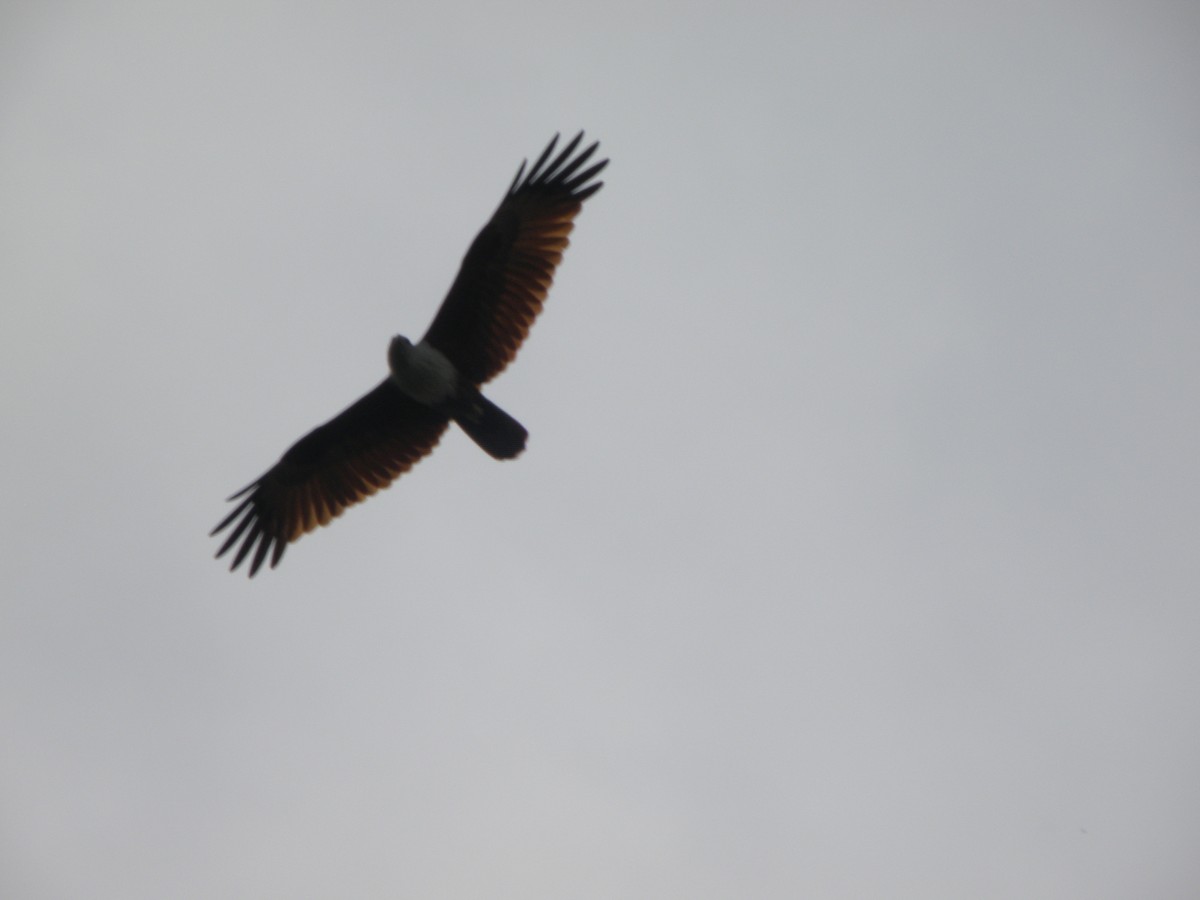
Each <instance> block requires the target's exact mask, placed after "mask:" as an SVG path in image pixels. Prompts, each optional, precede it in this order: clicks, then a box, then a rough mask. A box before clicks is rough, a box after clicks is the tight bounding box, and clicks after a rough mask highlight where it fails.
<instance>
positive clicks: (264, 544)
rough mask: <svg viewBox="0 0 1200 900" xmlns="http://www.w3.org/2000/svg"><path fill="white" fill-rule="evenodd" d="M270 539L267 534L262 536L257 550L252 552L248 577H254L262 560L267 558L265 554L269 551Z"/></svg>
mask: <svg viewBox="0 0 1200 900" xmlns="http://www.w3.org/2000/svg"><path fill="white" fill-rule="evenodd" d="M271 541H272V538H271V536H270V535H268V534H263V536H262V540H260V541H259V542H258V549H257V550H255V551H254V561H253V562H251V563H250V577H251V578H253V577H254V573H255V572H257V571H258V570H259V569H260V568H261V567H262V564H263V560H264V559H266V558H267V553H269V552H270V550H271Z"/></svg>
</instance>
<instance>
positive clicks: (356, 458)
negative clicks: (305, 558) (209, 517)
mask: <svg viewBox="0 0 1200 900" xmlns="http://www.w3.org/2000/svg"><path fill="white" fill-rule="evenodd" d="M448 423H449V420H448V419H447V417H446V416H444V415H442V414H440V413H437V412H434V411H433V410H431V409H430V408H429V407H426V406H422V405H421V404H419V403H417V402H415V401H413V400H410V399H408V398H407V397H405V396H404V395H403V394H402V393H400V391H399V390H398V389H397V388H396V387H394V386H393V385H392V383H391V382H390V381H387V380H385V381H383V382H382V383H381V384H380V385H379V386H378V387H376V388H375V389H374V390H373V391H371V392H370V393H369V394H367V395H366V396H364V397H362V398H361V399H360V400H359V401H358V402H357V403H355V404H354V405H353V406H351V407H349V408H348V409H346V410H344V411H343V412H342V413H340V414H339V415H337V416H335V417H334V418H333V419H330V420H329V421H328V422H326V423H325V424H324V425H322V426H320V427H319V428H315V429H313V430H312V431H310V432H309V433H308V434H307V435H305V436H304V437H302V438H301V439H300V440H298V441H297V442H296V443H295V444H293V445H292V447H291V448H290V449H289V450H288V451H287V452H286V453H285V454H283V458H282V459H280V460H279V462H277V463H276V464H275V466H274V467H273V468H272V469H271V470H270V471H269V472H267V473H266V474H265V475H263V476H262V478H260V479H258V481H256V482H254V483H253V484H251V485H248V486H247V487H245V488H243V489H242V490H240V491H238V492H237V493H236V494H234V495H233V496H232V497H230V498H229V499H230V500H237V499H238V498H243V499H242V501H241V503H239V504H238V506H237V508H236V509H234V511H233V512H231V513H230V514H229V515H228V516H226V517H225V518H224V519H223V520H222V521H221V524H220V525H218V526H217V527H216V528H214V529H213V530H212V532H211V533H212V534H217V533H218V532H220V531H223V530H224V529H225V528H227V527H229V526H230V525H232V524H233V523H234V522H235V521H236V522H237V525H236V526H235V527H234V529H233V531H232V532H230V534H229V536H228V537H226V538H225V543H223V544H222V545H221V549H220V550H218V551H217V556H218V557H220V556H222V555H224V554H225V553H226V551H228V550H229V549H231V548H232V547H233V546H234V544H237V543H238V541H239V540H240V541H241V546H239V547H238V550H237V553H236V554H235V555H234V557H233V564H232V565H231V566H230V567H229V568H230V570H231V571H232V570H233V569H236V568H237V567H238V566H239V565H241V563H242V560H244V559H245V558H246V557H247V556H249V554H250V552H251V551H254V556H253V558H252V559H251V562H250V575H251V576H253V575H254V573H255V572H257V571H258V569H259V567H260V566H261V565H262V564H263V561H264V560H266V559H267V557H268V556H270V558H271V567H272V568H274V567H275V566H276V565H277V564H278V563H279V560H280V559H282V558H283V551H284V550H285V549H286V548H287V545H288V544H289V543H291V542H292V541H295V540H298V539H299V538H300V536H301V535H303V534H306V533H308V532H310V531H312V530H313V529H314V528H316V527H317V526H319V525H327V524H328V523H329V522H330V521H331V520H332V519H333V518H334V517H336V516H340V515H341V514H342V510H344V509H345V508H346V507H348V506H353V505H354V504H355V503H358V502H360V501H362V500H365V499H366V498H367V497H369V496H371V495H372V494H374V493H375V492H376V491H378V490H379V489H381V488H385V487H387V486H388V485H389V484H391V483H392V482H393V481H394V480H395V479H396V478H398V477H399V476H400V475H401V474H402V473H404V472H407V471H408V470H409V469H410V468H412V466H413V465H414V464H415V463H416V462H417V461H418V460H419V459H421V457H423V456H425V454H427V453H429V451H430V450H432V449H433V448H434V446H435V445H436V444H437V442H438V439H439V438H441V436H442V432H444V431H445V430H446V426H447V424H448ZM256 545H257V549H255V547H256Z"/></svg>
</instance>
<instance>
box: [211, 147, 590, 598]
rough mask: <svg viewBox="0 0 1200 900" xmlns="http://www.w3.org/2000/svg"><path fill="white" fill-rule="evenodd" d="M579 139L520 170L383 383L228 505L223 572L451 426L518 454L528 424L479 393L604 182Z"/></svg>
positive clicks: (285, 538) (271, 551) (519, 334)
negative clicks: (229, 557)
mask: <svg viewBox="0 0 1200 900" xmlns="http://www.w3.org/2000/svg"><path fill="white" fill-rule="evenodd" d="M582 140H583V132H580V133H579V134H578V135H576V136H575V138H574V139H573V140H572V141H571V142H570V143H568V144H567V145H566V146H565V147H563V149H562V150H561V151H560V152H559V153H558V154H557V155H555V153H554V149H555V146H556V144H557V143H558V135H555V136H554V139H553V140H551V141H550V144H549V146H547V147H546V149H545V150H544V151H542V155H541V156H539V157H538V159H537V162H535V163H534V164H533V166H532V167H531V168H530V169H529V170H528V172H526V168H525V163H521V167H520V169H518V170H517V175H516V177H515V178H514V179H513V182H512V184H511V185H510V186H509V189H508V192H507V193H506V194H505V195H504V199H503V200H501V201H500V206H499V207H498V208H497V209H496V211H495V213H493V214H492V218H491V219H490V220H489V221H488V223H487V224H486V225H484V226H483V230H482V231H480V232H479V234H478V236H476V238H475V240H474V242H473V243H472V244H471V247H470V249H469V250H467V255H466V256H465V257H464V259H463V262H462V266H461V267H460V268H459V271H458V276H457V277H456V278H455V279H454V283H453V284H452V285H451V286H450V292H449V293H448V294H447V295H446V299H445V300H443V301H442V306H441V309H439V310H438V312H437V315H436V316H434V318H433V323H432V324H431V325H430V326H429V330H428V331H426V332H425V336H424V337H423V338H422V339H421V340H420V342H419V343H416V344H413V343H412V342H411V341H409V340H408V339H407V338H405V337H401V336H399V335H397V336H396V337H394V338H392V340H391V343H390V344H389V346H388V354H387V359H388V368H389V370H390V371H389V374H388V376H387V377H386V378H385V379H384V380H383V381H382V382H380V383H379V384H378V385H377V386H376V387H375V388H374V389H373V390H371V391H370V392H369V393H367V394H366V395H364V396H363V397H361V398H360V399H359V400H358V401H357V402H356V403H354V404H353V405H351V406H350V407H348V408H347V409H345V410H343V411H342V412H341V413H340V414H339V415H337V416H335V417H334V418H332V419H330V420H329V421H328V422H326V423H325V424H324V425H321V426H319V427H317V428H315V429H313V430H312V431H310V432H309V433H308V434H306V435H305V436H304V437H302V438H301V439H300V440H298V441H297V442H296V443H295V444H293V445H292V446H291V447H290V448H289V449H288V451H287V452H286V453H284V454H283V456H282V458H280V460H279V462H277V463H276V464H275V465H274V466H273V467H272V468H271V469H269V470H268V471H267V472H266V474H264V475H263V476H262V477H261V478H259V479H258V480H257V481H254V482H253V483H251V484H249V485H247V486H246V487H245V488H243V489H242V490H240V491H238V492H237V493H236V494H234V495H233V496H232V497H230V498H229V500H230V501H231V502H232V501H240V502H239V503H238V505H237V506H236V507H235V508H234V510H233V511H232V512H231V513H229V515H227V516H226V517H225V518H224V519H223V520H221V523H220V524H219V525H217V527H216V528H214V529H213V530H212V532H211V533H210V536H211V535H216V534H218V533H220V532H221V531H223V530H225V529H226V528H228V527H230V526H231V525H232V526H233V530H232V531H231V532H230V533H229V534H228V536H226V537H225V539H224V543H223V544H221V547H220V549H219V550H217V556H218V557H221V556H223V555H224V554H225V553H226V552H228V551H229V550H231V549H233V547H235V546H236V547H237V552H236V553H235V554H234V557H233V563H232V564H231V565H230V567H229V568H230V571H232V570H234V569H236V568H237V567H238V566H239V565H241V563H242V561H243V560H245V559H246V558H247V557H249V558H250V575H251V576H253V575H254V574H255V573H256V572H257V571H258V570H259V568H260V567H261V566H262V564H263V562H265V561H266V560H267V559H268V558H269V559H270V563H271V567H272V568H274V567H275V566H276V565H277V564H278V563H279V560H280V559H282V558H283V552H284V550H286V549H287V546H288V544H290V543H291V542H292V541H296V540H299V539H300V537H301V536H302V535H304V534H307V533H308V532H310V531H312V530H314V529H315V528H317V527H318V526H320V525H327V524H329V522H330V521H332V520H333V519H334V518H335V517H336V516H339V515H341V514H342V511H343V510H345V509H346V507H348V506H352V505H354V504H355V503H359V502H360V501H362V500H365V499H366V498H367V497H369V496H371V495H372V494H374V493H375V492H376V491H378V490H380V489H381V488H385V487H387V486H388V485H389V484H391V483H392V482H393V481H394V480H395V479H396V478H398V477H400V475H402V474H403V473H404V472H407V471H408V470H409V469H410V468H412V467H413V465H414V464H416V463H417V461H418V460H420V459H421V458H422V457H423V456H425V455H426V454H427V453H429V452H430V451H431V450H433V448H434V446H435V445H436V444H437V442H438V440H439V439H440V438H441V436H442V433H443V432H444V431H445V430H446V428H447V427H448V426H449V424H450V422H451V421H454V422H457V423H458V424H459V427H461V428H462V430H463V431H465V432H466V433H467V435H468V436H469V437H470V438H471V439H472V440H473V441H475V443H477V444H478V445H479V446H480V447H482V448H483V449H484V450H485V451H487V452H488V453H489V454H490V455H491V456H493V457H494V458H496V459H512V458H513V457H514V456H516V455H517V454H519V453H520V452H521V451H522V450H524V449H525V439H526V437H527V436H528V432H526V430H525V428H524V427H523V426H522V425H521V424H520V423H519V422H518V421H517V420H516V419H514V418H513V417H512V416H510V415H509V414H508V413H506V412H504V410H502V409H500V407H498V406H496V405H495V404H494V403H492V402H491V401H490V400H488V399H487V398H485V397H484V396H483V394H481V393H480V391H479V388H480V386H481V385H483V384H485V383H486V382H488V381H490V380H491V379H492V378H494V377H495V376H496V375H498V374H499V373H500V372H501V371H503V369H504V367H505V366H507V365H508V364H509V363H510V362H512V360H513V358H514V357H515V356H516V355H517V350H518V349H519V348H520V346H521V342H522V341H523V340H525V336H526V335H527V334H528V333H529V329H530V327H531V326H532V325H533V320H534V319H535V318H536V317H537V314H538V313H539V312H541V311H542V304H544V303H545V302H546V296H547V294H548V293H549V291H550V283H551V281H552V280H553V278H554V270H555V268H556V267H557V266H558V264H559V262H561V261H562V254H563V250H565V249H566V247H567V244H568V240H567V236H568V235H569V234H570V233H571V229H572V228H573V227H574V220H575V217H576V216H577V215H579V211H580V210H581V209H582V208H583V201H584V200H586V199H587V198H588V197H590V196H592V194H594V193H596V191H598V190H600V188H601V187H602V186H603V184H604V182H602V181H594V180H593V179H594V178H595V177H596V175H598V174H599V173H600V171H601V170H602V169H603V168H604V167H605V166H606V165H608V160H607V159H604V160H601V161H599V162H595V163H592V164H591V165H587V163H588V161H589V160H591V158H592V156H593V154H595V152H596V148H597V147H598V146H599V145H598V144H596V143H593V144H592V145H591V146H589V147H587V148H585V149H584V150H582V151H580V152H578V153H577V152H576V150H577V149H578V147H579V144H580V142H581V141H582ZM585 166H586V168H585ZM235 523H236V524H235Z"/></svg>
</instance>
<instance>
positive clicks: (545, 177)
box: [538, 131, 583, 184]
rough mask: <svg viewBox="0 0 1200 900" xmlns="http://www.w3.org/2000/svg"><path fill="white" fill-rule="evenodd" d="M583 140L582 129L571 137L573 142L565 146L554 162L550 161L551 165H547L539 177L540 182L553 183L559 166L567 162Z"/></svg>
mask: <svg viewBox="0 0 1200 900" xmlns="http://www.w3.org/2000/svg"><path fill="white" fill-rule="evenodd" d="M582 140H583V132H582V131H581V132H579V134H577V135H575V137H574V138H572V139H571V143H569V144H567V146H565V147H563V149H562V152H561V153H559V154H558V156H556V157H555V158H554V162H552V163H550V165H549V166H547V167H546V171H545V172H543V173H542V175H541V177H540V178H539V179H538V181H539V183H541V184H551V183H553V182H554V181H555V179H557V178H558V170H559V167H560V166H562V164H563V163H564V162H566V161H567V159H568V158H570V156H571V154H572V153H574V152H575V148H576V147H578V146H579V142H580V141H582Z"/></svg>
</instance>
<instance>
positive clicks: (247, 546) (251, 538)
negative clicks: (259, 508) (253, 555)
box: [229, 523, 262, 572]
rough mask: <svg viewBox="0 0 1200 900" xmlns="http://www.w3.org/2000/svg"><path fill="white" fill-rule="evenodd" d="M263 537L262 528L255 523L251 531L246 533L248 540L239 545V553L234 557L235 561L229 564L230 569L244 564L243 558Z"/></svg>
mask: <svg viewBox="0 0 1200 900" xmlns="http://www.w3.org/2000/svg"><path fill="white" fill-rule="evenodd" d="M261 537H262V528H261V527H260V526H259V525H258V523H255V525H254V527H253V528H252V529H250V533H249V534H248V535H246V540H244V541H242V546H240V547H238V551H237V553H236V554H235V555H234V557H233V562H232V563H231V564H230V566H229V571H230V572H232V571H233V570H234V569H236V568H237V567H238V566H240V565H241V564H242V560H243V559H245V558H246V554H247V553H249V552H250V550H251V549H252V548H253V547H254V544H255V542H257V541H258V539H259V538H261Z"/></svg>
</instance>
